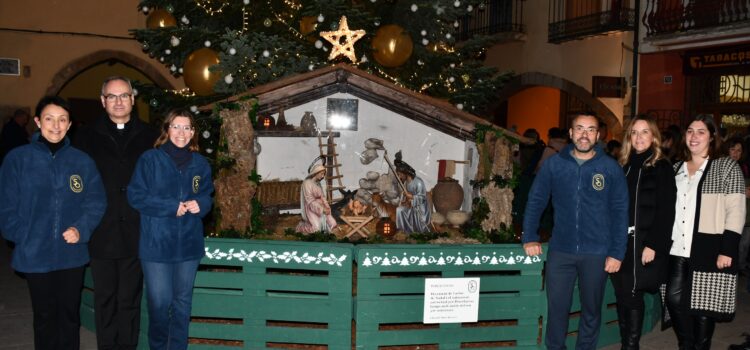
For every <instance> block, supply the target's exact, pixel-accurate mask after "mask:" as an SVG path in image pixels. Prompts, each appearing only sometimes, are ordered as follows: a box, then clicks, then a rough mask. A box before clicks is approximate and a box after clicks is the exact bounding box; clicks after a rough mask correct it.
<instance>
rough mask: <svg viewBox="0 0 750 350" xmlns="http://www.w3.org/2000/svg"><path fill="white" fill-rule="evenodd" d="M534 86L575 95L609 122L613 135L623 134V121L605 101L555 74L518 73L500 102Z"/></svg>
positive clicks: (507, 86) (500, 96)
mask: <svg viewBox="0 0 750 350" xmlns="http://www.w3.org/2000/svg"><path fill="white" fill-rule="evenodd" d="M534 86H546V87H551V88H556V89H559V90H561V91H564V92H566V93H568V94H570V95H572V96H575V97H576V98H578V99H579V100H581V101H582V102H583V103H585V104H586V105H588V106H589V107H591V110H592V111H593V112H594V113H596V114H597V115H598V116H599V117H600V118H602V119H603V120H604V122H606V123H607V126H608V127H609V132H610V133H611V134H612V135H620V134H622V123H621V122H620V120H619V119H617V116H615V114H614V113H612V111H611V110H610V109H609V108H608V107H607V106H606V105H604V103H602V102H601V101H599V99H597V98H595V97H594V96H592V95H591V93H590V92H589V91H588V90H586V89H585V88H583V87H582V86H580V85H578V84H575V83H573V82H571V81H569V80H565V79H563V78H560V77H556V76H554V75H549V74H545V73H540V72H527V73H522V74H519V75H517V76H516V77H515V78H513V79H511V80H510V81H509V82H508V83H507V84H505V86H504V87H503V89H502V90H501V91H500V93H499V95H498V99H497V101H498V103H499V102H503V101H507V100H508V99H509V98H510V97H511V96H513V95H515V94H517V93H518V92H519V91H521V90H524V89H527V88H530V87H534Z"/></svg>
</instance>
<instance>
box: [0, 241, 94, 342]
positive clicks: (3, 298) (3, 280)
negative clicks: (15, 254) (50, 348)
mask: <svg viewBox="0 0 750 350" xmlns="http://www.w3.org/2000/svg"><path fill="white" fill-rule="evenodd" d="M32 320H33V317H32V314H31V298H29V291H28V289H27V287H26V281H25V280H24V279H23V278H21V277H20V276H19V275H17V274H16V273H14V272H13V270H12V269H11V267H10V248H8V245H7V244H5V241H3V240H1V239H0V350H11V349H13V350H28V349H34V330H33V328H32ZM81 349H82V350H95V349H96V335H95V334H94V333H93V332H90V331H88V330H86V329H84V328H81Z"/></svg>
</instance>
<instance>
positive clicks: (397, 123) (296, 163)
mask: <svg viewBox="0 0 750 350" xmlns="http://www.w3.org/2000/svg"><path fill="white" fill-rule="evenodd" d="M328 97H330V98H355V97H354V96H352V95H349V94H344V93H337V94H333V95H330V96H328ZM305 111H312V112H313V114H314V115H315V118H316V121H317V123H318V127H319V128H321V129H324V128H325V125H326V124H325V123H326V120H325V118H326V98H321V99H319V100H316V101H313V102H310V103H307V104H304V105H301V106H298V107H294V108H290V109H287V110H285V111H284V117H285V118H286V120H287V123H289V124H292V125H294V126H295V127H299V125H300V120H301V119H302V115H303V114H304V113H305ZM274 118H278V115H274ZM358 123H359V127H358V130H357V131H346V130H342V131H340V133H341V137H340V138H337V139H336V144H337V146H336V147H337V151H338V153H339V163H340V164H342V166H341V168H340V169H341V170H342V174H343V175H344V177H343V179H342V182H343V184H344V186H346V187H347V189H356V188H359V179H360V178H362V177H364V176H365V174H366V173H367V172H368V171H377V172H379V173H381V174H382V173H386V172H387V171H388V165H387V164H386V162H385V161H384V160H383V154H382V151H381V152H379V155H380V157H379V158H378V159H376V160H374V161H373V162H372V163H370V164H369V165H363V164H362V163H361V162H360V154H361V153H362V152H363V151H364V150H365V147H364V141H365V140H367V139H368V138H371V137H374V138H378V139H381V140H383V144H384V146H385V148H386V149H387V150H388V155H389V157H390V159H391V161H393V160H394V156H395V154H396V152H397V151H398V150H401V151H402V154H403V160H404V161H405V162H407V163H409V165H411V166H412V167H414V169H415V170H416V172H417V176H419V177H421V178H422V180H424V182H425V184H426V185H427V188H428V190H431V189H432V187H433V186H435V184H436V183H437V172H438V162H437V161H438V159H451V160H464V159H465V157H466V156H465V155H466V154H467V152H468V151H467V150H468V148H467V144H469V143H470V142H464V141H462V140H460V139H458V138H455V137H453V136H450V135H448V134H445V133H443V132H440V131H437V130H435V129H432V128H430V127H429V126H426V125H423V124H420V123H418V122H415V121H413V120H411V119H409V118H406V117H404V116H402V115H399V114H396V113H394V112H391V111H389V110H387V109H384V108H381V107H379V106H377V105H375V104H372V103H370V102H367V101H365V100H362V99H359V121H358ZM324 140H325V139H324ZM259 142H260V145H261V147H262V151H261V153H260V154H259V155H258V159H257V171H258V174H260V175H261V176H262V177H263V180H264V181H268V180H273V179H278V180H281V181H287V180H293V179H303V178H304V177H305V176H306V175H307V168H308V166H309V165H310V163H311V162H312V160H313V159H315V157H317V156H318V155H320V153H319V151H318V139H317V138H314V137H304V138H303V137H260V138H259ZM464 167H465V166H463V165H460V164H457V165H456V174H455V175H454V176H453V178H455V179H457V180H458V181H459V182H461V185H462V186H464V189H467V187H468V183H467V182H466V179H465V178H466V177H465V176H464V170H465V169H464ZM334 181H335V180H334ZM334 183H335V182H334Z"/></svg>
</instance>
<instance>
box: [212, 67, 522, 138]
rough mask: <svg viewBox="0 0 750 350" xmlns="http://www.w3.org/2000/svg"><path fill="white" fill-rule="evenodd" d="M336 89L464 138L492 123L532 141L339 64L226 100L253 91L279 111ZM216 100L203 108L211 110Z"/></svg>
mask: <svg viewBox="0 0 750 350" xmlns="http://www.w3.org/2000/svg"><path fill="white" fill-rule="evenodd" d="M334 93H347V94H350V95H353V96H356V97H358V98H361V99H363V100H366V101H368V102H371V103H373V104H375V105H378V106H380V107H382V108H385V109H387V110H390V111H393V112H394V113H397V114H400V115H403V116H405V117H407V118H410V119H412V120H415V121H417V122H419V123H422V124H425V125H428V126H430V127H432V128H434V129H436V130H440V131H442V132H444V133H446V134H448V135H451V136H454V137H456V138H459V139H462V140H473V138H474V133H473V131H474V126H475V124H484V125H492V126H494V127H495V128H497V129H501V130H503V131H504V132H505V134H506V135H508V136H510V137H513V138H516V139H518V140H520V141H521V142H530V141H531V140H528V139H526V138H525V137H522V136H520V135H518V134H516V133H514V132H512V131H510V130H507V129H503V128H501V127H499V126H496V125H494V124H492V123H490V122H489V121H487V120H485V119H482V118H480V117H477V116H475V115H473V114H470V113H467V112H464V111H462V110H460V109H458V108H456V107H455V106H453V105H452V104H451V103H449V102H448V101H445V100H441V99H437V98H434V97H430V96H427V95H424V94H420V93H418V92H415V91H412V90H409V89H407V88H404V87H400V86H398V85H396V84H393V83H391V82H390V81H388V80H385V79H383V78H380V77H378V76H375V75H372V74H369V73H367V72H364V71H361V70H359V69H356V68H354V67H352V66H350V65H348V64H337V65H333V66H328V67H324V68H321V69H317V70H314V71H311V72H307V73H302V74H297V75H293V76H289V77H286V78H282V79H279V80H277V81H274V82H272V83H268V84H265V85H261V86H257V87H254V88H252V89H250V90H248V91H247V92H245V93H243V94H240V95H236V96H232V97H230V98H228V99H226V100H224V101H222V102H232V101H236V100H238V99H239V98H240V97H242V96H246V95H250V96H255V97H256V98H257V99H258V103H259V110H258V112H259V113H261V114H271V113H277V112H278V111H279V110H280V109H282V108H283V109H289V108H292V107H295V106H299V105H302V104H304V103H307V102H310V101H314V100H317V99H320V98H323V97H326V96H330V95H332V94H334ZM212 108H213V104H211V105H207V106H204V107H202V108H201V110H210V109H212Z"/></svg>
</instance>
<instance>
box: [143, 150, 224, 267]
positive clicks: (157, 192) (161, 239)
mask: <svg viewBox="0 0 750 350" xmlns="http://www.w3.org/2000/svg"><path fill="white" fill-rule="evenodd" d="M162 148H163V146H162V147H160V148H157V149H152V150H149V151H146V152H145V153H143V155H141V158H140V159H138V163H137V164H136V166H135V171H134V172H133V177H132V178H131V179H130V185H128V201H129V203H130V205H131V206H133V208H135V209H136V210H138V211H139V212H140V213H141V238H140V243H139V247H138V252H139V253H138V254H139V256H140V258H141V259H142V260H145V261H151V262H161V263H176V262H183V261H188V260H195V259H200V258H201V257H203V255H204V254H205V252H204V245H203V222H202V220H201V218H203V217H204V216H206V214H207V213H208V212H209V211H211V205H212V199H211V193H213V192H214V186H213V181H212V180H211V167H210V166H209V164H208V161H206V159H205V158H203V156H201V155H200V154H198V153H192V156H193V157H192V160H191V161H190V163H189V164H188V166H187V168H185V169H183V170H178V169H177V166H176V165H175V163H174V161H173V160H172V158H171V157H170V156H169V155H168V154H167V153H166V152H165V151H164V150H163V149H162ZM190 200H196V201H197V202H198V206H199V207H200V212H199V213H198V214H191V213H190V212H187V213H185V215H183V216H180V217H178V216H177V208H178V207H179V205H180V202H185V201H190Z"/></svg>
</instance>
